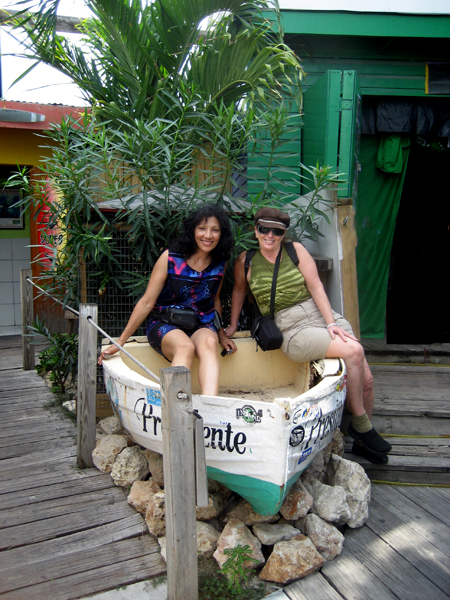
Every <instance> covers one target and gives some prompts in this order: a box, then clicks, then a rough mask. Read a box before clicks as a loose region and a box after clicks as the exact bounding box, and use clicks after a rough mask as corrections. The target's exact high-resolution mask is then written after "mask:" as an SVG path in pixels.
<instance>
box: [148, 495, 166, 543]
mask: <svg viewBox="0 0 450 600" xmlns="http://www.w3.org/2000/svg"><path fill="white" fill-rule="evenodd" d="M145 522H146V523H147V527H148V530H149V531H150V533H151V534H153V535H154V536H156V537H158V538H159V537H162V536H164V535H165V533H166V502H165V496H164V492H162V491H161V492H156V494H153V496H152V497H151V498H150V501H149V503H148V505H147V512H146V513H145Z"/></svg>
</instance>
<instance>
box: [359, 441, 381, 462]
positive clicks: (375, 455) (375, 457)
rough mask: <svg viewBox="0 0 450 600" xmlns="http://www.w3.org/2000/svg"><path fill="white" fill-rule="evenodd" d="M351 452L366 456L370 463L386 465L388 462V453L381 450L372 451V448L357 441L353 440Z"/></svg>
mask: <svg viewBox="0 0 450 600" xmlns="http://www.w3.org/2000/svg"><path fill="white" fill-rule="evenodd" d="M352 453H353V454H356V455H357V456H362V457H363V458H366V459H367V460H368V461H370V462H371V463H374V464H376V465H387V463H388V460H389V459H388V455H387V454H382V453H381V452H374V451H373V450H369V449H368V448H366V446H363V445H362V444H358V442H353V447H352Z"/></svg>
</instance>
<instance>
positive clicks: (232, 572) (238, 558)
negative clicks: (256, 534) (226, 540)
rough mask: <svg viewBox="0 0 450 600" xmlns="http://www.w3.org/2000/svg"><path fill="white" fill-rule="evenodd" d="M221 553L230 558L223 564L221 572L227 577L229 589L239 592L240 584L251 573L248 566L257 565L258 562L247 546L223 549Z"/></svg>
mask: <svg viewBox="0 0 450 600" xmlns="http://www.w3.org/2000/svg"><path fill="white" fill-rule="evenodd" d="M223 552H224V554H225V555H226V556H229V557H230V558H228V560H226V561H225V562H224V563H223V565H222V572H223V573H224V574H225V575H226V576H227V577H228V581H229V587H230V588H236V589H237V590H238V591H241V583H242V581H243V580H245V579H246V577H247V576H248V574H249V572H250V571H251V567H249V566H248V565H249V564H251V563H252V562H253V563H258V561H257V560H256V558H253V556H252V554H253V551H252V549H251V548H250V546H249V545H248V544H247V545H245V546H241V545H240V544H238V545H237V546H236V547H235V548H225V550H224V551H223Z"/></svg>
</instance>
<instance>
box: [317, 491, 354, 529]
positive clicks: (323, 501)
mask: <svg viewBox="0 0 450 600" xmlns="http://www.w3.org/2000/svg"><path fill="white" fill-rule="evenodd" d="M313 496H314V505H313V508H312V511H311V512H313V513H315V514H316V515H319V517H321V518H322V519H324V520H325V521H328V522H329V523H337V524H338V525H343V524H344V523H347V522H348V521H349V519H350V518H351V512H350V508H349V506H348V503H347V492H346V491H345V490H344V488H343V487H341V486H339V485H335V486H331V485H326V484H324V483H320V482H319V481H316V482H315V483H314V485H313Z"/></svg>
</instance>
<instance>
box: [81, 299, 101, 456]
mask: <svg viewBox="0 0 450 600" xmlns="http://www.w3.org/2000/svg"><path fill="white" fill-rule="evenodd" d="M97 314H98V308H97V305H96V304H80V325H79V332H78V401H77V463H78V466H80V467H82V468H84V467H92V466H93V465H94V463H93V462H92V450H94V448H95V425H96V423H95V404H96V387H97V385H96V383H97V330H96V328H95V327H93V325H91V324H90V323H89V321H88V317H91V318H92V320H93V321H95V323H97Z"/></svg>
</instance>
